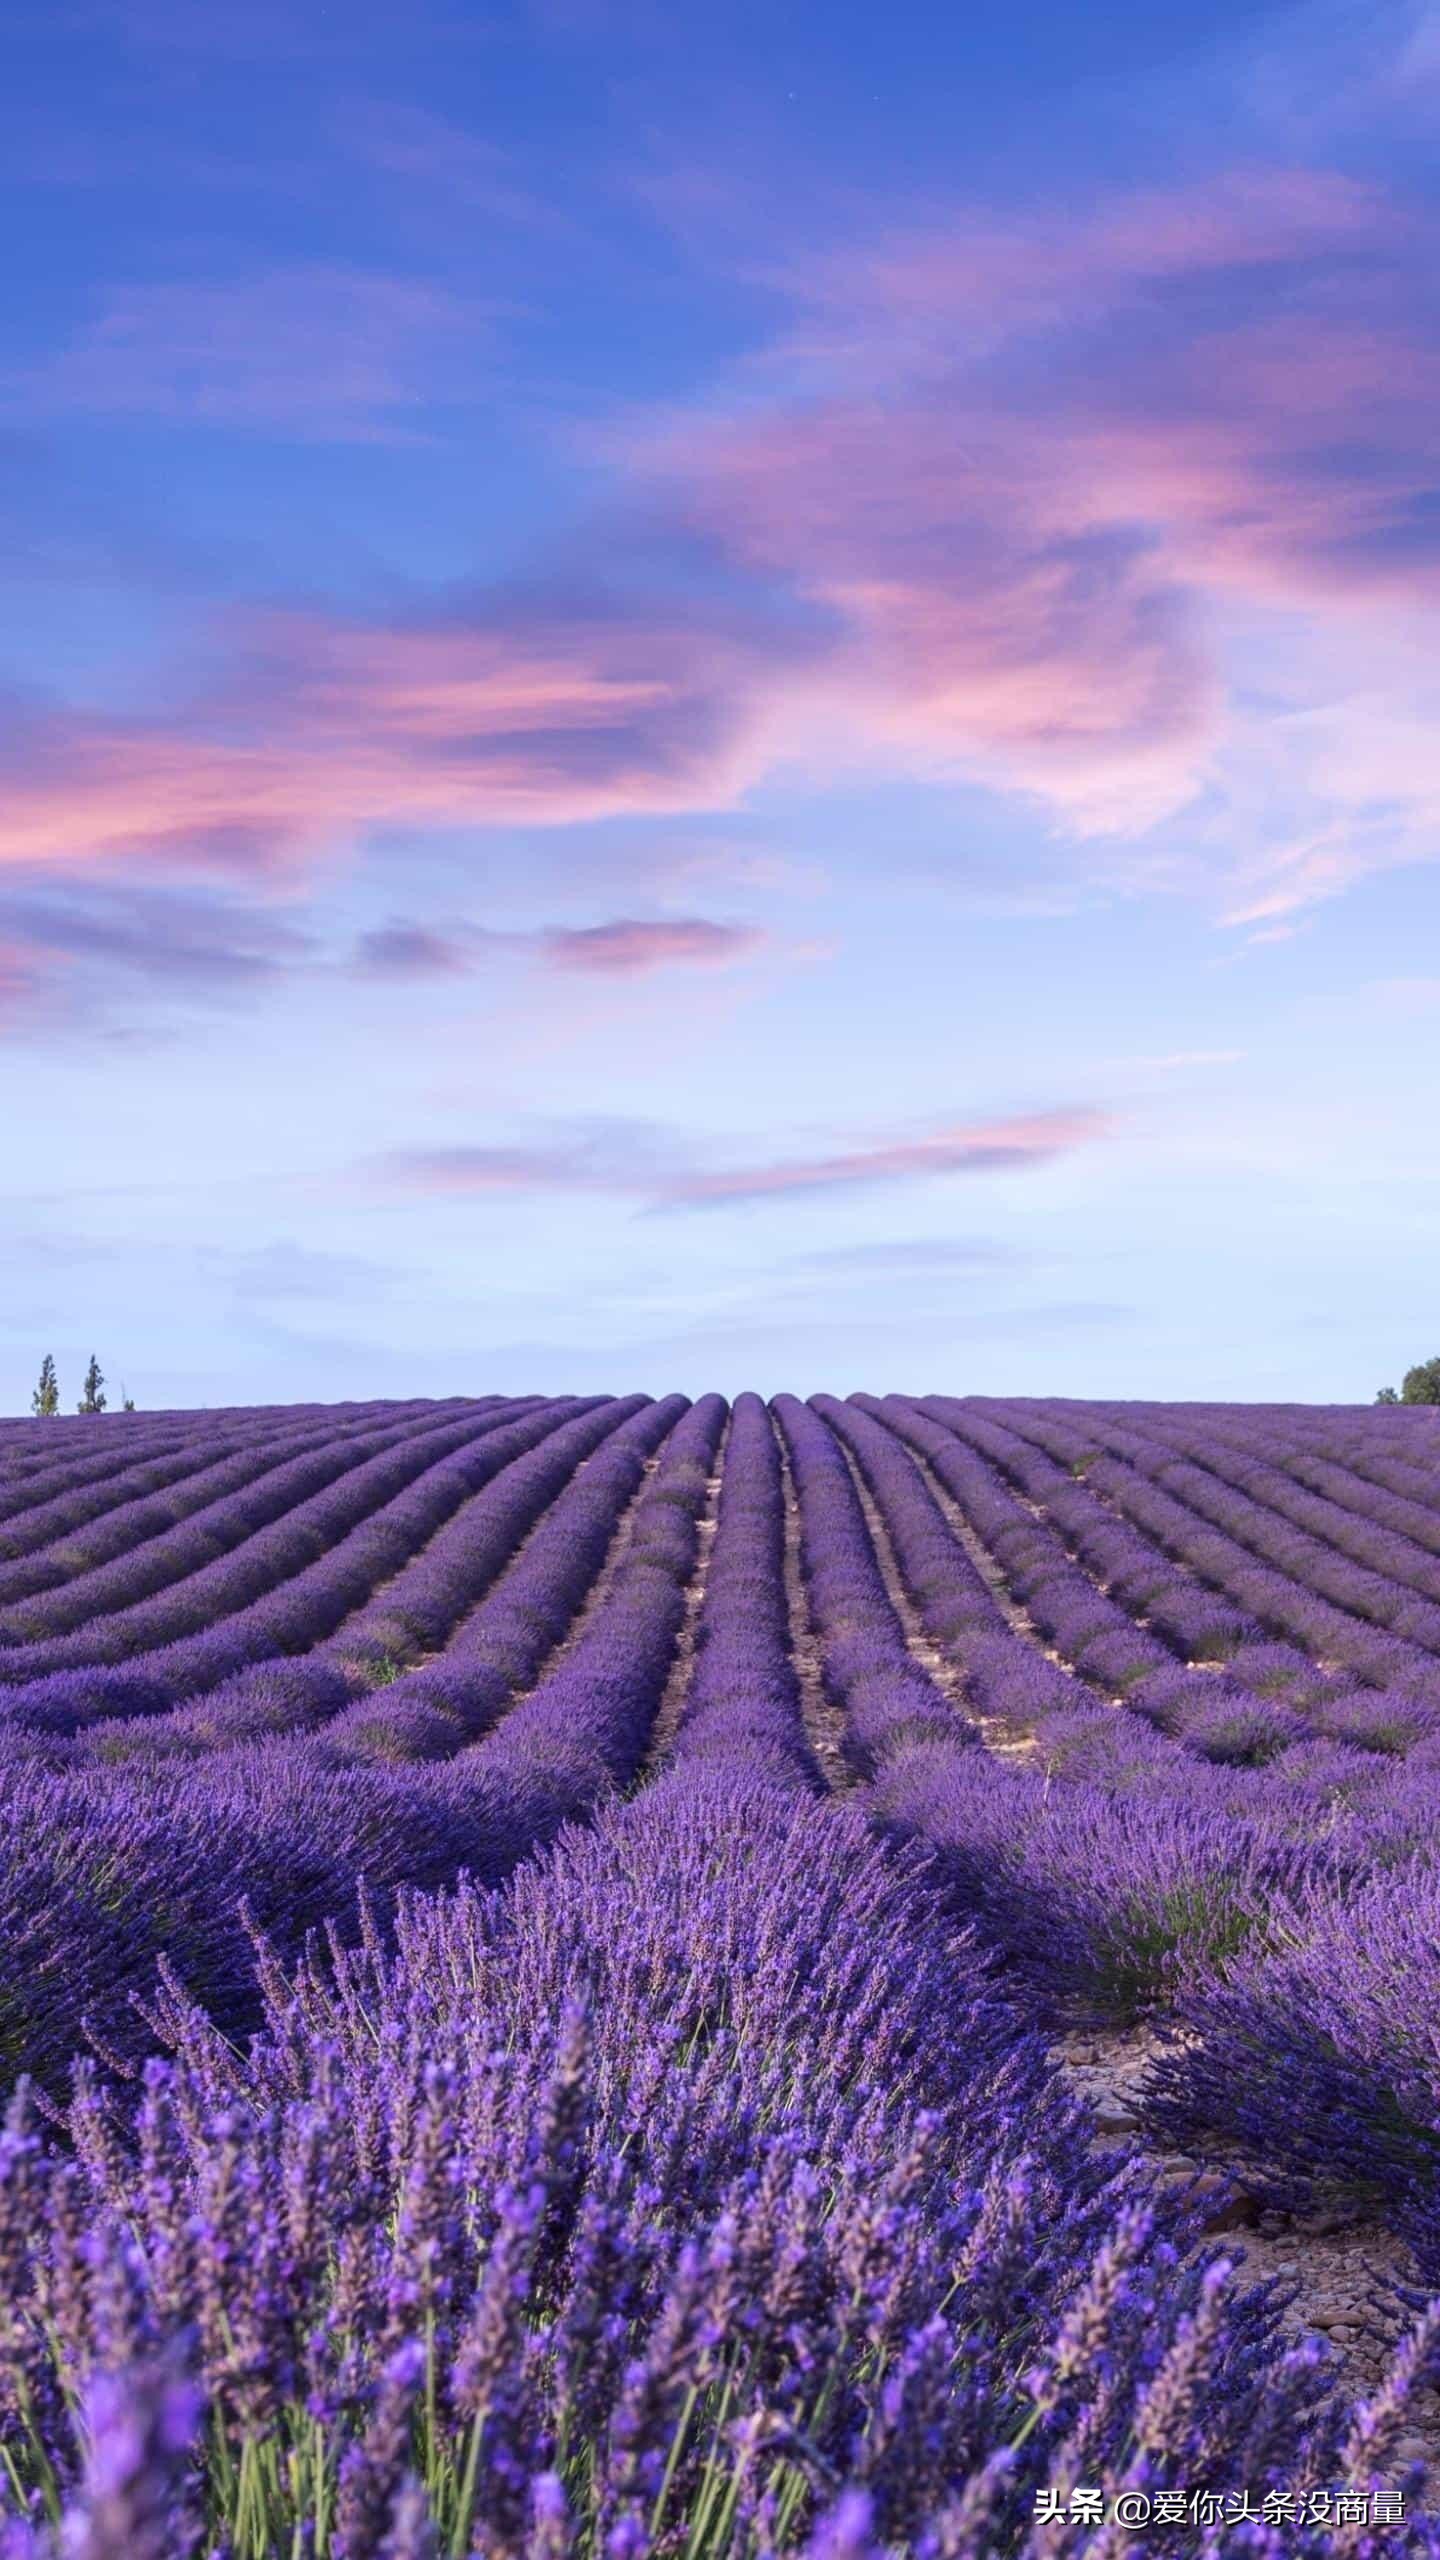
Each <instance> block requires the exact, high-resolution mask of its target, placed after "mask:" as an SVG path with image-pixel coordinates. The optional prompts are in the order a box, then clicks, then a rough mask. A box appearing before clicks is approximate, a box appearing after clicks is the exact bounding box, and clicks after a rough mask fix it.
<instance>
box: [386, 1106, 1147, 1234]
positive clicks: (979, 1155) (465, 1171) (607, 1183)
mask: <svg viewBox="0 0 1440 2560" xmlns="http://www.w3.org/2000/svg"><path fill="white" fill-rule="evenodd" d="M1113 1127H1114V1122H1113V1120H1112V1119H1111V1116H1110V1115H1109V1114H1108V1113H1107V1112H1105V1111H1101V1110H1098V1109H1096V1108H1094V1107H1088V1106H1087V1107H1076V1108H1062V1109H1055V1110H1048V1111H1038V1112H1031V1113H1021V1114H1017V1115H1015V1116H1013V1117H1011V1118H1008V1119H999V1120H988V1121H985V1120H981V1121H960V1122H955V1123H951V1124H949V1125H947V1126H946V1127H944V1128H941V1129H938V1130H932V1131H931V1132H929V1133H928V1134H927V1135H925V1136H923V1137H918V1138H909V1137H906V1138H895V1139H889V1140H885V1141H882V1142H880V1143H878V1144H874V1145H867V1146H862V1147H849V1148H842V1149H839V1150H837V1151H835V1152H833V1153H829V1154H824V1155H817V1156H808V1157H805V1156H802V1157H793V1158H792V1157H777V1158H775V1159H774V1160H767V1161H764V1162H761V1163H749V1164H741V1165H732V1166H726V1167H723V1168H720V1169H717V1170H708V1169H706V1168H704V1167H700V1166H696V1165H694V1164H687V1163H684V1162H681V1161H677V1159H676V1154H675V1150H674V1148H673V1147H667V1145H666V1144H665V1143H664V1142H663V1140H661V1139H660V1138H659V1137H657V1133H656V1132H654V1131H652V1130H648V1129H645V1130H638V1131H637V1130H630V1129H625V1128H622V1129H619V1130H614V1129H607V1130H601V1131H599V1132H598V1133H595V1134H591V1133H589V1132H585V1131H582V1132H581V1133H580V1134H579V1135H578V1136H575V1137H573V1138H564V1139H560V1140H555V1141H548V1142H545V1143H541V1144H538V1145H531V1146H465V1145H461V1146H442V1147H407V1148H401V1149H399V1150H396V1151H394V1152H392V1153H391V1154H390V1155H388V1156H386V1157H383V1158H382V1159H380V1161H379V1163H378V1165H377V1167H376V1171H377V1172H378V1173H379V1174H380V1176H381V1178H382V1179H383V1180H384V1181H386V1182H387V1183H391V1184H395V1185H398V1186H399V1187H400V1188H402V1189H404V1190H413V1191H423V1192H426V1193H430V1194H434V1195H440V1196H446V1197H452V1198H465V1197H468V1196H471V1195H477V1196H479V1195H484V1194H487V1193H492V1192H499V1193H504V1192H512V1191H533V1190H559V1191H576V1192H600V1193H607V1192H608V1193H617V1194H620V1195H625V1194H631V1195H638V1196H640V1197H642V1198H645V1199H648V1201H649V1203H650V1205H651V1207H652V1208H654V1209H701V1208H718V1207H724V1206H734V1205H739V1204H742V1203H744V1202H747V1201H757V1200H786V1199H804V1198H809V1197H811V1196H812V1195H813V1194H815V1193H816V1192H820V1191H838V1190H852V1189H859V1188H862V1187H871V1186H876V1185H893V1184H898V1183H907V1182H923V1181H928V1180H933V1179H934V1178H935V1177H937V1176H948V1175H953V1174H976V1173H1006V1172H1016V1171H1019V1170H1021V1169H1023V1168H1025V1167H1027V1166H1036V1165H1043V1164H1048V1163H1050V1162H1052V1161H1053V1160H1054V1159H1055V1158H1056V1157H1058V1156H1062V1155H1066V1154H1069V1153H1071V1152H1072V1151H1073V1150H1074V1149H1075V1148H1077V1147H1082V1146H1088V1145H1093V1144H1094V1143H1095V1142H1096V1141H1097V1140H1099V1139H1101V1138H1104V1137H1107V1136H1109V1135H1110V1134H1111V1131H1112V1129H1113Z"/></svg>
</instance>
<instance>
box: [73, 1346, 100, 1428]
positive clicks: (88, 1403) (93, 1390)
mask: <svg viewBox="0 0 1440 2560" xmlns="http://www.w3.org/2000/svg"><path fill="white" fill-rule="evenodd" d="M75 1410H76V1412H77V1413H103V1412H104V1410H105V1375H104V1372H103V1370H102V1369H101V1366H100V1363H99V1361H98V1360H97V1359H96V1357H95V1354H94V1352H93V1351H92V1352H91V1354H90V1366H89V1368H88V1369H87V1370H86V1372H85V1393H84V1394H83V1396H82V1397H81V1399H80V1402H79V1403H78V1404H77V1406H76V1407H75Z"/></svg>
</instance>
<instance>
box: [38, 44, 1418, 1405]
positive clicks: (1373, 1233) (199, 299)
mask: <svg viewBox="0 0 1440 2560" xmlns="http://www.w3.org/2000/svg"><path fill="white" fill-rule="evenodd" d="M4 93H5V94H4V103H3V105H0V171H4V172H6V173H7V174H6V176H5V178H4V180H3V182H0V195H3V196H4V197H7V198H8V199H9V200H8V201H7V202H5V203H4V205H3V211H4V216H5V220H6V228H7V236H9V237H11V238H12V239H13V238H16V237H23V238H24V240H25V241H26V244H27V248H26V256H25V259H24V261H23V263H22V265H21V268H20V271H19V273H18V275H17V276H16V278H15V281H14V284H13V288H12V294H11V299H10V302H9V305H8V309H7V312H6V316H5V319H4V322H3V343H0V463H3V469H0V576H3V579H4V582H5V587H6V599H5V601H6V608H7V609H6V610H5V612H4V614H3V616H0V786H3V797H0V1077H3V1085H4V1097H5V1105H4V1112H3V1128H4V1137H3V1182H4V1193H5V1200H6V1210H5V1219H4V1232H3V1236H0V1410H7V1411H11V1412H14V1411H18V1410H21V1409H23V1408H24V1406H25V1404H26V1403H27V1401H28V1395H29V1389H30V1386H31V1384H32V1383H33V1379H34V1375H35V1373H36V1371H37V1370H38V1366H39V1361H40V1357H41V1355H42V1353H43V1352H44V1351H45V1350H47V1349H52V1350H53V1351H54V1352H55V1354H56V1357H57V1360H58V1362H59V1365H60V1369H61V1377H62V1387H63V1389H64V1392H65V1395H66V1398H67V1401H69V1402H73V1400H74V1397H75V1396H76V1395H78V1392H79V1384H80V1375H81V1371H82V1369H83V1365H84V1362H85V1359H86V1358H87V1357H88V1354H89V1352H90V1351H91V1349H92V1348H93V1349H95V1350H97V1351H98V1352H99V1355H100V1357H101V1360H102V1363H103V1364H104V1366H105V1368H106V1370H107V1372H108V1373H109V1376H110V1378H111V1381H112V1384H113V1385H115V1386H117V1387H118V1383H119V1381H120V1380H121V1379H122V1378H123V1379H124V1380H125V1382H126V1384H127V1385H128V1387H129V1389H130V1392H131V1393H132V1394H133V1395H134V1396H135V1397H136V1399H137V1401H138V1402H139V1403H140V1404H142V1405H144V1406H150V1407H154V1406H158V1405H166V1404H187V1405H188V1404H203V1403H208V1402H214V1403H222V1402H224V1403H229V1402H238V1401H250V1400H263V1401H271V1400H289V1399H292V1398H302V1397H327V1396H356V1395H377V1394H386V1393H420V1394H424V1393H435V1394H449V1393H455V1392H462V1391H466V1390H474V1391H475V1392H481V1391H483V1390H485V1389H490V1388H499V1389H504V1390H511V1391H516V1392H519V1391H522V1390H526V1389H544V1390H551V1391H557V1392H558V1391H563V1390H571V1389H597V1388H611V1389H615V1390H625V1389H630V1388H633V1387H637V1386H638V1387H645V1388H649V1389H651V1390H653V1391H655V1392H661V1391H663V1390H665V1389H668V1388H671V1387H681V1388H684V1389H687V1390H689V1391H691V1392H697V1391H700V1390H702V1389H704V1388H706V1387H714V1386H718V1387H721V1388H723V1389H726V1390H728V1391H732V1392H733V1391H734V1390H736V1389H738V1388H739V1387H741V1386H753V1387H758V1388H760V1389H761V1390H763V1391H766V1392H771V1391H774V1390H775V1389H778V1388H781V1387H787V1388H790V1389H793V1390H798V1391H800V1392H810V1391H812V1390H813V1389H815V1388H818V1387H822V1386H824V1387H828V1388H831V1389H836V1390H840V1391H845V1390H848V1389H851V1388H853V1387H857V1386H867V1387H870V1388H873V1389H877V1390H884V1389H886V1388H891V1387H900V1388H909V1389H915V1390H924V1389H936V1390H947V1391H952V1392H964V1391H967V1390H975V1391H983V1392H990V1393H1004V1392H1006V1391H1014V1392H1020V1393H1042V1392H1049V1393H1054V1394H1075V1395H1086V1394H1099V1395H1187V1394H1188V1395H1196V1396H1227V1395H1231V1396H1237V1397H1245V1396H1258V1397H1288V1396H1296V1397H1304V1398H1316V1399H1321V1400H1328V1399H1347V1398H1352V1397H1353V1398H1368V1397H1369V1396H1370V1395H1372V1394H1373V1392H1374V1390H1375V1388H1376V1387H1377V1386H1378V1385H1379V1384H1380V1383H1381V1382H1382V1380H1385V1379H1387V1378H1391V1377H1394V1376H1396V1375H1398V1373H1399V1372H1400V1370H1401V1369H1403V1368H1404V1367H1405V1366H1406V1365H1408V1363H1409V1362H1410V1361H1411V1360H1412V1359H1416V1358H1419V1357H1422V1356H1426V1355H1428V1353H1429V1352H1430V1351H1432V1350H1433V1349H1435V1347H1436V1334H1435V1328H1436V1319H1435V1317H1434V1313H1433V1289H1432V1285H1431V1274H1432V1273H1433V1270H1434V1267H1435V1247H1436V1242H1437V1212H1440V1178H1437V1172H1436V1166H1435V1151H1434V1142H1433V1135H1432V1132H1433V1125H1434V1119H1435V1102H1436V1081H1437V1080H1436V1034H1437V1028H1440V956H1437V936H1436V923H1437V900H1436V892H1435V885H1434V884H1435V873H1434V856H1435V850H1436V841H1437V827H1440V745H1437V743H1436V741H1437V739H1440V675H1437V673H1436V669H1437V667H1440V650H1437V645H1436V643H1437V637H1440V452H1437V445H1440V431H1437V427H1436V420H1437V418H1440V396H1437V395H1440V284H1437V278H1440V202H1437V188H1436V181H1435V177H1434V172H1433V167H1432V165H1431V163H1432V162H1433V151H1432V150H1431V148H1430V144H1431V142H1432V141H1433V132H1434V125H1435V117H1436V113H1437V110H1440V16H1437V15H1436V13H1435V12H1434V10H1433V9H1429V10H1427V9H1426V8H1423V7H1420V6H1418V5H1409V4H1408V0H1407V5H1405V6H1393V7H1392V6H1380V7H1375V6H1367V7H1366V8H1365V9H1364V10H1360V9H1358V8H1348V7H1338V6H1326V7H1313V6H1299V7H1295V6H1289V7H1283V8H1282V7H1258V6H1251V7H1210V8H1207V9H1203V10H1201V11H1199V12H1196V13H1193V15H1192V17H1191V18H1190V20H1189V21H1188V22H1186V23H1185V24H1184V25H1181V24H1179V23H1178V22H1177V23H1174V24H1170V23H1167V22H1166V19H1165V13H1163V12H1157V11H1155V10H1154V9H1153V8H1150V7H1141V6H1140V5H1139V0H1135V5H1132V6H1128V7H1119V8H1110V9H1107V10H1103V11H1088V10H1087V11H1081V10H1076V9H1074V8H1070V7H1065V6H1060V5H1055V6H1051V7H1039V6H1031V5H1010V6H1007V7H1006V8H1004V9H1000V8H998V7H996V8H988V7H977V8H974V9H967V10H958V11H957V10H952V9H940V8H934V9H932V8H928V7H922V6H918V5H908V6H907V5H903V0H902V5H900V6H898V7H897V8H894V9H892V10H889V11H887V12H883V13H877V12H875V11H874V10H873V9H871V8H868V7H862V6H861V5H859V0H844V5H839V6H835V7H828V8H826V9H824V10H822V9H820V8H818V7H812V6H808V5H807V6H799V5H795V6H791V7H789V8H785V7H781V6H779V5H775V0H767V5H765V6H763V7H762V6H761V5H759V0H755V4H754V5H751V6H726V5H720V6H717V7H715V8H713V9H711V10H708V11H705V12H698V13H697V12H690V11H676V10H674V9H673V8H669V7H663V6H661V5H659V4H658V0H655V5H650V0H634V5H630V0H533V5H530V6H515V7H509V6H507V7H501V8H498V9H493V10H486V9H482V8H469V7H463V6H459V5H455V6H451V7H446V6H442V5H440V0H416V5H407V7H406V8H405V9H404V10H403V11H402V10H400V9H398V8H395V7H393V6H391V5H380V0H371V5H365V0H356V5H352V6H349V7H346V8H344V9H342V8H340V7H339V6H331V7H326V6H323V5H321V4H320V0H269V5H263V4H262V5H257V4H256V0H247V5H245V6H243V7H242V6H240V5H239V0H216V5H214V6H210V7H206V8H203V9H202V8H197V7H193V6H191V5H189V0H186V5H184V6H181V5H179V0H73V5H64V0H61V5H46V6H45V7H43V8H42V7H38V6H37V7H34V8H28V9H27V8H26V7H25V6H17V7H16V8H15V9H14V10H12V12H11V13H10V15H9V17H8V18H7V61H6V80H5V83H4Z"/></svg>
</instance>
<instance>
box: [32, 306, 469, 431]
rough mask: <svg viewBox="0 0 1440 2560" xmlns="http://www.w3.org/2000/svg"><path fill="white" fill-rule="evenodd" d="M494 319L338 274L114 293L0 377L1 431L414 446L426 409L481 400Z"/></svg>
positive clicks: (464, 308)
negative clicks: (112, 422) (78, 324)
mask: <svg viewBox="0 0 1440 2560" xmlns="http://www.w3.org/2000/svg"><path fill="white" fill-rule="evenodd" d="M496 316H497V315H496V312H495V310H494V309H493V308H491V307H488V306H486V305H484V304H482V303H478V302H475V301H472V300H468V299H465V298H462V297H461V296H459V295H458V294H456V293H455V292H453V291H451V290H449V289H447V288H446V287H444V286H442V285H440V284H437V283H435V282H433V281H431V280H430V279H428V278H426V277H423V276H401V275H388V274H384V273H380V272H377V271H375V270H373V269H369V268H364V267H359V266H353V265H346V264H342V263H338V262H336V263H329V264H322V263H319V262H315V263H311V264H308V265H301V266H291V267H283V268H276V269H273V270H271V271H270V272H268V273H260V274H256V273H253V272H251V273H242V274H239V275H234V276H229V277H224V278H216V279H214V280H213V281H193V280H184V281H176V282H153V281H148V280H147V281H145V282H140V283H135V284H131V285H126V286H123V287H112V288H111V289H110V290H109V291H108V292H107V294H106V296H105V298H104V300H103V302H102V304H101V307H100V308H99V310H98V311H97V312H96V314H95V316H94V318H93V319H92V320H91V321H89V323H88V324H87V325H85V326H84V327H83V328H81V329H80V330H79V331H78V332H77V334H76V335H75V336H74V337H73V338H72V339H70V340H69V342H68V343H66V344H63V345H61V346H59V347H56V348H55V349H53V350H52V351H50V352H48V353H46V354H44V355H39V356H34V357H32V358H31V359H30V360H29V361H28V362H27V363H24V364H21V365H13V364H12V365H11V366H10V367H8V368H7V369H6V370H5V371H4V372H0V417H6V418H10V419H19V420H35V419H55V418H65V417H74V416H82V417H89V418H100V419H103V418H116V417H130V418H150V419H157V420H169V421H172V422H185V423H188V424H192V425H208V426H223V427H231V428H234V427H242V428H254V429H257V430H259V431H262V432H264V433H267V434H275V433H279V434H284V435H293V436H299V437H302V438H305V439H311V438H314V439H318V440H320V441H322V442H327V443H329V442H335V441H341V442H349V441H357V442H362V443H364V442H372V441H375V440H377V439H393V438H396V437H404V438H407V439H408V438H414V437H415V436H417V435H421V434H423V433H424V432H426V431H425V430H424V429H423V428H422V427H421V426H420V425H419V424H418V423H417V420H418V417H419V413H421V412H422V411H424V410H425V409H426V408H427V407H428V406H429V405H431V404H433V403H434V402H435V401H436V400H437V399H441V400H445V399H450V400H453V399H456V398H460V397H462V396H464V395H465V393H466V390H467V387H468V389H469V390H470V391H471V392H473V391H474V390H475V389H476V388H478V387H479V384H480V382H481V381H482V379H483V376H482V375H481V374H480V372H479V370H478V364H477V359H479V358H480V357H481V356H482V355H483V353H484V351H485V350H486V349H488V348H489V347H490V346H491V345H492V343H493V323H494V320H495V318H496ZM467 371H468V373H469V381H468V385H467Z"/></svg>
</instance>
